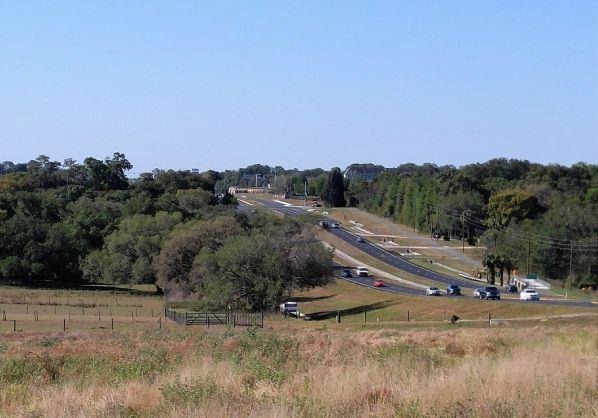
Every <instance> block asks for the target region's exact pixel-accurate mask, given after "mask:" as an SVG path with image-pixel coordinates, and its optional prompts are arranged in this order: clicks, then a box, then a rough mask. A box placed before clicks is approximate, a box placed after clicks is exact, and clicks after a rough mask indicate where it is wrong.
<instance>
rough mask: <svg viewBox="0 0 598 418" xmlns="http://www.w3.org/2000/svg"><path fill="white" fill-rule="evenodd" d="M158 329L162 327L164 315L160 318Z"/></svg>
mask: <svg viewBox="0 0 598 418" xmlns="http://www.w3.org/2000/svg"><path fill="white" fill-rule="evenodd" d="M158 329H162V317H159V318H158Z"/></svg>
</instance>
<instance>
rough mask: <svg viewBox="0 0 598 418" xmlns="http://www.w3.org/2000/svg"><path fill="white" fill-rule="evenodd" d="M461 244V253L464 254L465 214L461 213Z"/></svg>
mask: <svg viewBox="0 0 598 418" xmlns="http://www.w3.org/2000/svg"><path fill="white" fill-rule="evenodd" d="M461 244H462V247H463V249H462V250H461V251H463V252H465V212H461Z"/></svg>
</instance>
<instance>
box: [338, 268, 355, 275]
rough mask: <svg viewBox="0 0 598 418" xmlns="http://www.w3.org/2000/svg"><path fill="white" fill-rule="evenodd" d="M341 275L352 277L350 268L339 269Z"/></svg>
mask: <svg viewBox="0 0 598 418" xmlns="http://www.w3.org/2000/svg"><path fill="white" fill-rule="evenodd" d="M341 277H353V275H352V274H351V270H349V269H342V270H341Z"/></svg>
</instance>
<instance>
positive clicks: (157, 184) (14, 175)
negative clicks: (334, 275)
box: [0, 153, 331, 309]
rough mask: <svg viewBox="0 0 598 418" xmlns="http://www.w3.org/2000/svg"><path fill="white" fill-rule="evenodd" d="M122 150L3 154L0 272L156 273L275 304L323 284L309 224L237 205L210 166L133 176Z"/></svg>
mask: <svg viewBox="0 0 598 418" xmlns="http://www.w3.org/2000/svg"><path fill="white" fill-rule="evenodd" d="M131 168H132V164H131V163H130V162H129V161H128V160H127V159H126V158H125V156H124V155H123V154H120V153H115V154H114V155H113V156H112V157H109V158H106V159H105V160H103V161H101V160H97V159H94V158H86V159H85V160H84V161H83V163H82V164H78V163H76V162H75V161H73V160H67V161H65V162H64V163H59V162H56V161H51V160H50V159H49V158H48V157H46V156H40V157H38V158H37V159H35V160H32V161H30V162H29V163H27V164H13V163H10V162H5V163H2V164H0V173H2V174H0V281H1V282H4V283H11V284H23V285H40V284H42V285H50V286H73V285H80V284H83V283H102V284H110V285H117V284H127V283H156V284H157V285H158V286H159V289H162V290H164V291H166V292H168V293H169V295H170V296H172V297H180V298H184V297H187V296H189V295H193V296H194V297H197V298H199V299H200V300H201V301H202V303H204V304H206V305H211V306H218V307H222V306H227V305H230V304H236V305H237V306H242V307H248V308H251V309H257V308H262V307H265V308H268V307H273V306H274V305H275V304H276V303H278V302H279V301H280V300H281V299H282V298H283V297H285V296H286V295H288V294H289V293H290V291H291V290H292V289H295V288H309V287H313V286H317V285H321V284H324V283H326V281H327V280H328V276H329V269H330V265H331V254H330V252H329V251H327V250H326V249H325V248H324V247H323V246H322V245H321V243H320V242H319V241H317V240H316V239H315V237H314V235H313V233H312V232H311V231H310V228H309V226H308V225H307V224H304V223H302V222H301V221H298V220H288V219H285V220H280V219H278V218H276V217H274V216H270V215H268V214H257V215H255V216H252V217H248V216H246V215H243V214H242V213H241V212H239V211H237V207H236V204H235V201H234V199H233V198H232V196H230V195H228V193H218V192H216V191H215V186H216V184H217V183H218V182H221V181H222V179H223V177H222V175H221V174H220V173H217V172H213V171H209V172H205V173H191V172H188V171H173V170H167V171H165V170H154V171H153V172H152V173H143V174H141V175H140V176H139V178H138V179H134V180H130V179H128V178H127V177H126V172H127V171H128V170H130V169H131Z"/></svg>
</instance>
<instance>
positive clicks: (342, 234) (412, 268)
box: [239, 200, 595, 306]
mask: <svg viewBox="0 0 598 418" xmlns="http://www.w3.org/2000/svg"><path fill="white" fill-rule="evenodd" d="M260 203H262V204H263V205H264V206H265V207H267V208H269V209H271V210H275V211H278V212H280V213H282V214H284V215H289V216H299V215H304V214H306V213H308V212H307V209H308V208H307V207H306V208H302V207H297V206H286V205H284V204H282V203H278V202H274V201H271V200H260ZM239 206H240V209H241V210H243V211H244V212H247V209H248V208H252V209H253V208H254V207H253V206H251V207H249V206H246V205H243V204H241V205H239ZM324 220H326V221H328V222H329V223H332V222H335V220H333V219H331V218H327V217H324ZM327 231H328V232H330V233H331V234H333V235H334V236H336V237H337V238H339V239H341V240H343V241H345V242H346V243H348V244H349V245H352V246H353V247H355V248H357V249H359V250H361V251H363V252H365V253H366V254H368V255H370V256H372V257H374V258H376V259H377V260H379V261H382V262H384V263H386V264H388V265H390V266H393V267H395V268H397V269H399V270H402V271H405V272H408V273H411V274H413V275H415V276H419V277H422V278H425V279H428V280H431V281H434V282H439V283H444V284H446V285H449V284H457V285H459V286H460V287H461V288H463V293H468V289H469V291H471V290H472V289H474V288H476V287H483V286H484V285H485V284H484V283H474V282H470V281H467V280H463V279H456V278H453V277H450V276H445V275H443V274H440V273H437V272H435V271H432V270H428V269H425V268H423V267H420V266H418V265H415V264H413V263H411V262H409V261H407V260H405V259H404V258H403V257H401V256H398V255H396V254H393V253H390V252H388V251H386V250H384V249H382V248H380V247H378V246H376V245H374V244H372V243H370V242H368V241H365V242H358V241H357V238H358V235H355V234H353V233H351V232H349V231H347V230H345V229H342V228H328V229H327ZM336 276H337V277H338V278H339V279H342V280H346V281H349V282H352V283H355V284H359V285H361V286H366V287H370V288H373V289H376V290H381V291H385V292H391V293H401V294H407V295H413V296H424V297H425V295H424V291H423V290H421V289H414V288H412V287H407V286H402V285H399V284H394V283H390V282H389V281H388V280H384V282H385V283H386V286H384V287H374V285H373V282H374V279H373V278H372V277H356V276H353V277H349V278H345V277H341V276H340V274H338V272H337V274H336ZM441 291H444V289H441ZM429 297H431V296H429ZM443 297H446V296H443ZM449 297H457V298H459V297H465V298H471V296H469V295H465V296H449ZM497 302H498V301H497ZM500 302H510V303H521V301H519V299H501V300H500ZM527 303H534V302H527ZM540 303H543V304H544V303H546V304H551V305H568V306H595V305H593V304H592V303H591V302H590V301H558V300H542V301H540Z"/></svg>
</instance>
